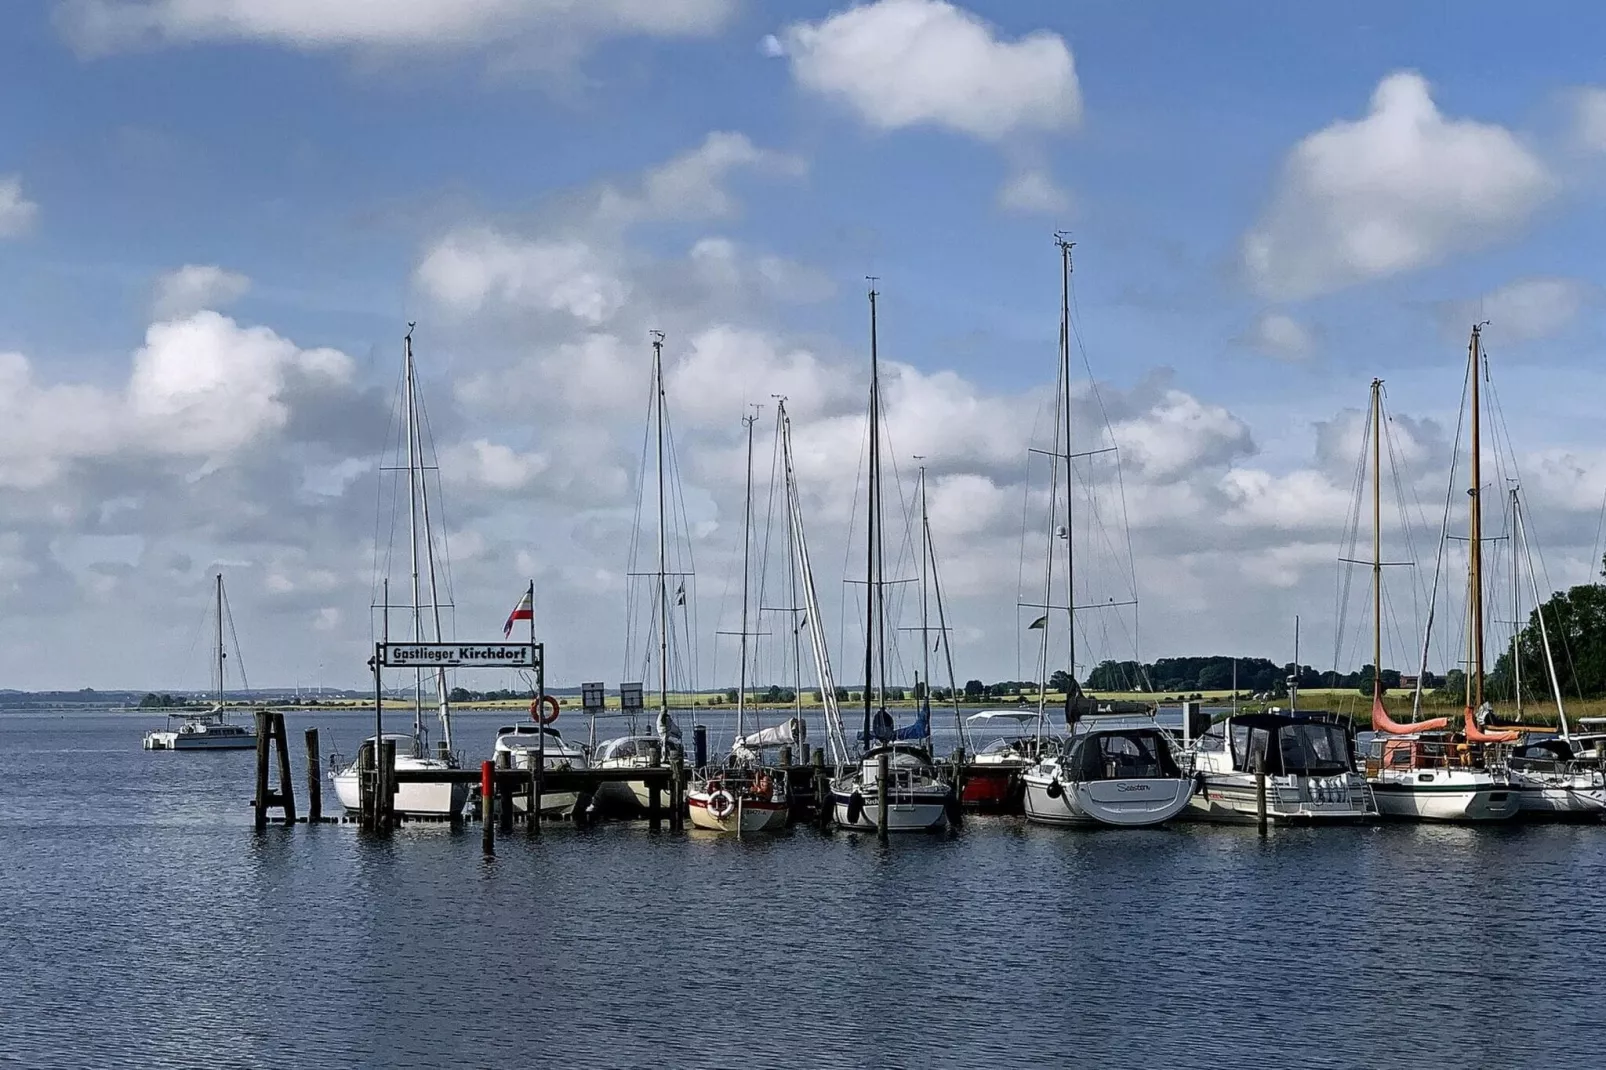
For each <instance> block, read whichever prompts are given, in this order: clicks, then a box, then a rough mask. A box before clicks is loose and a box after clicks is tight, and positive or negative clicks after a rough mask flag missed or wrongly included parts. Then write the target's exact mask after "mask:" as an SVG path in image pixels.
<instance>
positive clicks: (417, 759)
mask: <svg viewBox="0 0 1606 1070" xmlns="http://www.w3.org/2000/svg"><path fill="white" fill-rule="evenodd" d="M379 738H380V739H381V740H384V741H387V742H393V743H394V744H395V745H396V771H397V772H398V773H418V772H425V773H436V772H448V771H450V770H455V769H456V768H457V762H456V761H454V760H452V759H451V758H449V757H441V756H439V755H429V754H425V753H422V752H421V751H420V750H419V748H418V743H419V740H418V737H417V736H414V735H412V734H407V733H400V732H387V733H385V734H384V735H383V736H380V737H379ZM373 746H374V737H372V736H370V737H368V738H367V739H365V740H363V741H362V743H361V745H360V747H359V753H362V752H365V751H370V750H372V749H373ZM366 764H367V759H366V758H359V759H358V760H357V761H354V762H351V763H349V764H348V763H346V762H345V760H344V759H343V758H342V757H341V756H340V755H338V754H337V755H333V756H331V758H330V766H331V768H330V772H329V779H330V780H331V781H332V782H333V783H334V788H335V795H336V797H337V798H339V800H340V805H341V806H343V807H345V808H346V809H347V810H352V811H357V810H361V809H362V781H361V769H362V768H363V767H364V766H365V765H366ZM472 788H473V786H472V785H470V784H468V783H466V782H462V781H459V780H447V779H442V780H433V781H402V782H399V783H397V785H396V794H395V801H394V804H393V806H392V809H393V811H394V812H395V813H397V814H401V815H405V816H407V817H428V818H446V819H450V818H455V817H459V816H461V815H462V813H463V811H464V809H465V808H466V807H467V806H468V800H469V795H470V793H471V791H472Z"/></svg>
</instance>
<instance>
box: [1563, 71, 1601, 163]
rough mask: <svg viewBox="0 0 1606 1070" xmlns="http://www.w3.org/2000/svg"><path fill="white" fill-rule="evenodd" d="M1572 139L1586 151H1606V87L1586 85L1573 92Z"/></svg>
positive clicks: (1580, 149) (1580, 148)
mask: <svg viewBox="0 0 1606 1070" xmlns="http://www.w3.org/2000/svg"><path fill="white" fill-rule="evenodd" d="M1571 98H1572V101H1571V102H1572V111H1573V114H1572V140H1573V146H1574V148H1576V149H1578V150H1579V151H1581V152H1586V153H1603V152H1606V89H1600V88H1598V87H1596V86H1585V87H1583V88H1581V89H1575V90H1574V91H1573V92H1572V94H1571Z"/></svg>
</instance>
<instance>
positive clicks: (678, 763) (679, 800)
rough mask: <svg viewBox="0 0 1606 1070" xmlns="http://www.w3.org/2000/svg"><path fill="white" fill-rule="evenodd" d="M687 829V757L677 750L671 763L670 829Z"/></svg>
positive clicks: (681, 830) (679, 830)
mask: <svg viewBox="0 0 1606 1070" xmlns="http://www.w3.org/2000/svg"><path fill="white" fill-rule="evenodd" d="M739 825H740V822H739V821H738V826H739ZM685 828H686V755H685V754H684V753H682V752H681V751H678V750H677V751H675V754H674V757H673V758H671V759H670V762H669V829H670V831H671V832H683V831H685Z"/></svg>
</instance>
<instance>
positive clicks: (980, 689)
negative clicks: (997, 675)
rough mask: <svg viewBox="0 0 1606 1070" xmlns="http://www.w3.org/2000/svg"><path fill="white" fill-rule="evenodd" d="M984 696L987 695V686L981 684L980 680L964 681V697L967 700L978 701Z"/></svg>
mask: <svg viewBox="0 0 1606 1070" xmlns="http://www.w3.org/2000/svg"><path fill="white" fill-rule="evenodd" d="M985 694H987V685H986V684H984V683H982V682H981V681H980V680H966V681H965V697H966V698H968V699H979V698H981V697H982V696H983V695H985Z"/></svg>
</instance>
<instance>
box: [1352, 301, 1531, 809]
mask: <svg viewBox="0 0 1606 1070" xmlns="http://www.w3.org/2000/svg"><path fill="white" fill-rule="evenodd" d="M1481 332H1482V327H1481V325H1474V326H1473V328H1472V338H1471V341H1469V342H1468V343H1467V359H1468V370H1467V374H1468V376H1469V377H1470V384H1469V390H1470V397H1471V430H1470V439H1471V444H1470V452H1469V456H1470V459H1471V474H1472V480H1471V486H1470V487H1469V488H1468V489H1467V496H1468V498H1469V502H1470V504H1469V509H1468V512H1469V529H1470V530H1469V534H1470V539H1469V541H1468V544H1467V556H1468V568H1467V684H1466V688H1467V690H1466V708H1465V710H1464V714H1463V718H1462V726H1461V731H1460V733H1459V736H1460V738H1459V740H1458V739H1457V733H1456V732H1454V731H1452V730H1451V729H1450V722H1449V720H1448V718H1444V717H1434V718H1431V719H1429V720H1426V721H1417V722H1413V723H1406V724H1401V723H1399V722H1397V721H1395V720H1394V719H1393V718H1392V717H1390V716H1389V714H1388V711H1387V710H1386V709H1385V708H1384V706H1383V684H1382V676H1383V671H1382V667H1381V666H1380V665H1379V664H1378V661H1377V660H1376V659H1380V658H1381V656H1382V655H1381V646H1382V640H1381V635H1382V627H1383V625H1382V612H1383V610H1382V563H1381V549H1380V546H1379V539H1380V535H1379V534H1378V530H1379V525H1380V520H1379V518H1378V516H1379V510H1380V504H1379V497H1378V495H1379V491H1378V481H1379V478H1380V465H1381V461H1380V459H1379V455H1380V453H1381V450H1382V447H1381V444H1380V437H1379V436H1380V430H1379V422H1380V420H1381V411H1382V402H1381V397H1382V382H1381V380H1376V379H1374V380H1373V381H1372V511H1373V544H1372V545H1373V566H1372V577H1373V580H1372V592H1373V593H1372V601H1373V606H1372V610H1373V617H1372V622H1373V623H1372V629H1373V657H1374V661H1373V662H1372V666H1373V684H1372V730H1373V731H1374V732H1375V733H1377V738H1375V739H1374V740H1373V743H1372V749H1371V753H1370V754H1369V756H1368V761H1367V780H1368V782H1370V784H1371V786H1372V793H1373V795H1374V796H1375V797H1376V799H1377V810H1378V813H1379V815H1381V816H1383V817H1394V818H1406V819H1414V820H1418V821H1504V820H1506V819H1507V818H1509V817H1511V816H1512V815H1514V814H1515V813H1516V812H1517V805H1518V795H1517V793H1516V792H1514V791H1512V790H1511V785H1510V784H1509V783H1508V782H1507V779H1506V777H1505V776H1504V775H1503V774H1500V773H1496V772H1495V771H1494V770H1493V769H1492V768H1491V767H1490V763H1489V761H1488V755H1487V754H1486V750H1485V748H1486V747H1487V746H1488V745H1489V744H1495V743H1511V742H1515V741H1516V740H1517V738H1518V734H1517V733H1515V732H1486V731H1484V730H1483V729H1482V728H1481V727H1480V726H1479V725H1478V722H1477V720H1476V717H1475V714H1474V711H1477V710H1482V709H1484V688H1483V684H1484V678H1483V661H1484V657H1483V641H1484V634H1483V624H1484V612H1483V504H1482V493H1483V481H1482V458H1481V456H1480V455H1481V453H1482V447H1483V438H1482V433H1481V430H1480V427H1479V383H1480V380H1481V378H1482V364H1483V361H1482V359H1481V358H1482V353H1481V348H1480V343H1481Z"/></svg>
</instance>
